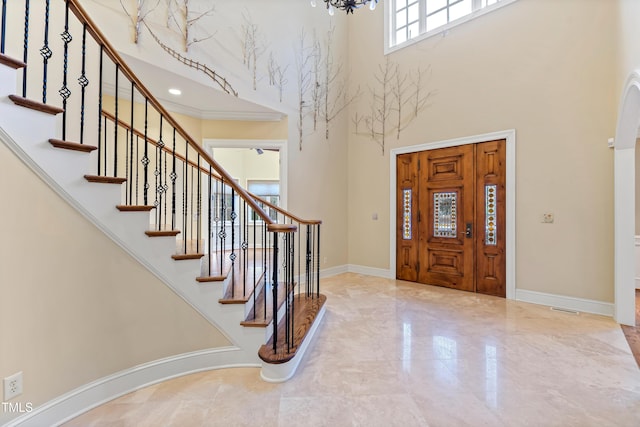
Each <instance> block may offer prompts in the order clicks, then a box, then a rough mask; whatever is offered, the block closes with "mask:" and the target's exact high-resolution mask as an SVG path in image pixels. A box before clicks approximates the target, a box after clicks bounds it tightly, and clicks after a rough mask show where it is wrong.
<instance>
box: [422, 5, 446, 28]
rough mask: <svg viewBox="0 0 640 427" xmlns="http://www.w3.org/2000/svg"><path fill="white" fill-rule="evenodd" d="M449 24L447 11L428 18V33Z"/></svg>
mask: <svg viewBox="0 0 640 427" xmlns="http://www.w3.org/2000/svg"><path fill="white" fill-rule="evenodd" d="M446 23H447V11H446V9H445V10H443V11H442V12H438V13H436V14H434V15H431V16H428V17H427V31H431V30H433V29H436V28H438V27H442V26H443V25H444V24H446Z"/></svg>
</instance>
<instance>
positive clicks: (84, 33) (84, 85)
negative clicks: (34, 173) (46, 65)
mask: <svg viewBox="0 0 640 427" xmlns="http://www.w3.org/2000/svg"><path fill="white" fill-rule="evenodd" d="M86 63H87V24H86V23H85V24H84V25H83V26H82V73H81V74H80V78H79V79H78V83H79V84H80V87H81V88H82V89H81V91H80V144H84V104H85V91H86V89H87V86H88V85H89V79H87V67H86Z"/></svg>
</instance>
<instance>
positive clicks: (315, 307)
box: [258, 294, 327, 364]
mask: <svg viewBox="0 0 640 427" xmlns="http://www.w3.org/2000/svg"><path fill="white" fill-rule="evenodd" d="M294 298H295V308H294V315H293V316H294V334H293V343H291V346H290V348H289V349H288V348H287V343H286V342H284V340H283V339H280V340H278V343H277V346H276V351H275V353H274V351H273V337H271V339H270V340H269V342H268V343H267V344H265V345H263V346H261V347H260V350H258V356H259V357H260V359H262V360H263V361H264V362H266V363H272V364H280V363H285V362H288V361H289V360H291V359H293V358H294V357H295V355H296V352H297V351H298V349H299V348H300V345H301V344H302V342H303V341H304V339H305V337H306V336H307V333H308V332H309V330H310V329H311V327H312V326H313V323H314V321H315V319H316V317H317V316H318V313H320V310H321V309H322V306H323V305H324V304H325V302H326V301H327V297H326V296H325V295H323V294H320V295H319V296H314V297H313V298H312V297H306V296H301V295H300V294H298V295H296V296H294ZM285 328H286V324H285V322H280V324H279V325H278V336H281V337H283V336H284V334H285V332H284V331H285Z"/></svg>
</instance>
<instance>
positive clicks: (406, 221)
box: [402, 188, 411, 240]
mask: <svg viewBox="0 0 640 427" xmlns="http://www.w3.org/2000/svg"><path fill="white" fill-rule="evenodd" d="M402 238H403V239H404V240H411V189H410V188H406V189H404V190H402Z"/></svg>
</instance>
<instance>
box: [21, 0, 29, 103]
mask: <svg viewBox="0 0 640 427" xmlns="http://www.w3.org/2000/svg"><path fill="white" fill-rule="evenodd" d="M28 56H29V0H25V2H24V39H23V50H22V62H24V63H25V64H26V63H27V59H28ZM27 68H28V67H24V68H23V69H22V97H23V98H26V97H27Z"/></svg>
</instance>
